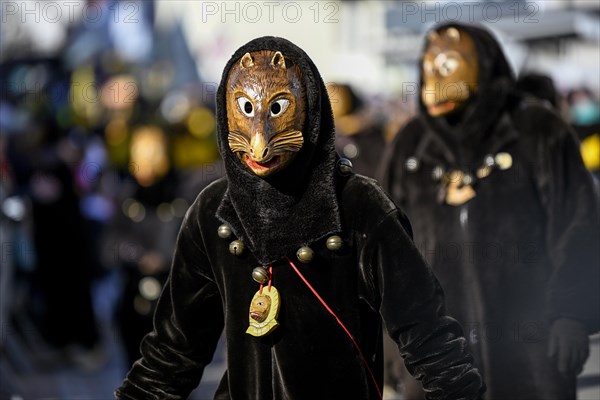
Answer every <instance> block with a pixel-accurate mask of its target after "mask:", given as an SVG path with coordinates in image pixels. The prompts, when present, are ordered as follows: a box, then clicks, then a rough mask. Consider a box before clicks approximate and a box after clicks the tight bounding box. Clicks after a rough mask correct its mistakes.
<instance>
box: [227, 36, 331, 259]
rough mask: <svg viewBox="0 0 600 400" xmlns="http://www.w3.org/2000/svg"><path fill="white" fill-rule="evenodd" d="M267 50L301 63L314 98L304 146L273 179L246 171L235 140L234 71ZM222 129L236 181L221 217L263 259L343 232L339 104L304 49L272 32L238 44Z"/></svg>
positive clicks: (309, 94)
mask: <svg viewBox="0 0 600 400" xmlns="http://www.w3.org/2000/svg"><path fill="white" fill-rule="evenodd" d="M259 50H273V51H280V52H281V53H282V54H283V56H284V57H285V58H286V60H289V61H291V62H292V63H294V64H296V65H297V66H298V67H299V68H300V70H301V71H302V75H303V79H304V84H305V85H306V97H307V108H306V110H307V111H306V122H305V126H304V129H303V131H302V132H303V136H304V145H303V147H302V149H301V150H300V152H299V153H298V155H297V156H296V158H295V159H294V161H293V162H292V164H290V165H289V166H288V167H287V168H286V169H285V170H283V171H280V172H278V173H277V174H275V175H274V176H273V177H269V178H266V179H264V178H260V177H258V176H256V175H255V174H253V173H252V172H251V171H249V170H248V169H246V167H244V166H243V165H242V164H241V162H240V161H239V159H238V158H237V156H236V155H235V154H234V153H233V152H232V151H231V150H230V148H229V145H228V140H227V137H228V134H229V131H228V123H227V110H226V93H227V87H226V86H227V78H228V74H229V71H230V70H231V68H232V66H233V65H234V63H235V62H237V61H238V60H239V59H240V58H241V57H242V56H243V55H244V54H245V53H247V52H254V51H259ZM217 127H218V142H219V150H220V152H221V156H222V158H223V160H224V163H225V171H226V175H227V181H228V188H227V191H226V192H225V195H224V197H223V200H222V201H221V204H220V206H219V208H218V210H217V217H218V218H219V219H220V220H221V221H223V222H225V223H227V224H229V225H230V226H231V228H232V230H233V232H234V234H235V235H236V236H237V237H238V238H240V239H241V240H243V241H244V243H245V245H246V246H247V247H248V248H249V250H250V251H251V252H252V253H253V254H254V256H255V257H256V259H257V260H258V261H259V262H260V263H261V264H263V265H266V264H269V263H272V262H274V261H276V260H279V259H281V258H282V257H284V256H286V255H289V254H292V253H295V252H296V250H297V249H298V248H299V247H301V246H303V245H308V244H310V243H312V242H314V241H316V240H319V239H321V238H323V237H325V236H327V235H330V234H333V233H336V232H340V231H341V222H340V212H339V207H338V201H337V198H336V190H335V163H336V159H337V155H336V153H335V147H334V124H333V116H332V112H331V105H330V103H329V98H328V96H327V92H326V89H325V85H324V83H323V80H322V79H321V76H320V74H319V72H318V70H317V68H316V67H315V65H314V64H313V62H312V61H311V60H310V58H309V57H308V56H307V55H306V53H304V51H302V49H300V48H299V47H297V46H296V45H294V44H293V43H291V42H289V41H288V40H286V39H282V38H277V37H270V36H267V37H261V38H258V39H255V40H252V41H250V42H249V43H247V44H246V45H244V46H242V47H241V48H240V49H238V50H237V51H236V52H235V53H234V54H233V56H232V57H231V59H230V60H229V62H228V63H227V65H226V66H225V69H224V71H223V76H222V79H221V84H220V85H219V89H218V91H217Z"/></svg>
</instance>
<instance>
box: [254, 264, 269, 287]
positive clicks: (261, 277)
mask: <svg viewBox="0 0 600 400" xmlns="http://www.w3.org/2000/svg"><path fill="white" fill-rule="evenodd" d="M252 279H254V280H255V281H256V282H258V283H260V284H263V283H267V281H268V280H269V272H268V271H267V270H266V269H265V268H264V267H256V268H254V269H253V270H252Z"/></svg>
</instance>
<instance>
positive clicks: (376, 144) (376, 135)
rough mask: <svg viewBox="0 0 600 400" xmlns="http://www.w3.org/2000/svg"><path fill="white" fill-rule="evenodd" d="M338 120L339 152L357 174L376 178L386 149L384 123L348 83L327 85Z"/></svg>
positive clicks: (335, 116) (335, 117) (336, 121)
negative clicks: (349, 162)
mask: <svg viewBox="0 0 600 400" xmlns="http://www.w3.org/2000/svg"><path fill="white" fill-rule="evenodd" d="M327 93H328V95H329V99H330V101H331V109H332V111H333V118H334V121H335V133H336V140H335V145H336V150H337V151H338V153H339V154H340V155H341V156H343V157H346V158H348V159H349V160H350V161H351V162H352V167H353V169H354V171H356V173H358V174H361V175H365V176H368V177H371V178H373V177H375V175H376V174H377V168H378V167H379V163H380V161H381V154H382V153H383V150H384V147H385V138H384V124H383V121H382V120H381V118H378V117H379V116H377V115H375V114H374V113H373V112H372V110H370V109H369V107H368V106H367V104H365V101H364V100H363V99H362V98H361V97H359V95H358V94H357V93H356V91H355V90H354V89H353V88H352V87H351V86H350V85H348V84H342V83H331V84H328V85H327Z"/></svg>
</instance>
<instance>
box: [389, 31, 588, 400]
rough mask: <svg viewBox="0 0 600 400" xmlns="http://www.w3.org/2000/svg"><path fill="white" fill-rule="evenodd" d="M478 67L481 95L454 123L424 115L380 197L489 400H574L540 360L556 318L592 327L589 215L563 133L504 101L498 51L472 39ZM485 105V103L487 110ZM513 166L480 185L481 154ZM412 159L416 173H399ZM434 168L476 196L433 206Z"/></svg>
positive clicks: (581, 177) (404, 140)
mask: <svg viewBox="0 0 600 400" xmlns="http://www.w3.org/2000/svg"><path fill="white" fill-rule="evenodd" d="M470 32H471V34H472V36H473V37H474V38H475V41H476V44H477V45H478V52H479V55H480V60H481V61H480V64H481V65H482V70H481V76H482V79H481V80H480V83H479V93H480V95H479V96H477V97H475V98H474V99H473V100H472V102H471V103H470V104H469V105H468V106H467V109H465V110H464V112H463V114H462V115H461V116H460V117H461V118H459V119H458V120H457V121H454V124H452V123H449V122H448V121H447V120H445V119H444V118H431V117H429V116H428V115H427V113H426V111H425V109H424V107H423V104H422V103H421V115H420V116H419V117H417V118H415V119H414V120H412V121H410V122H409V123H408V124H407V125H406V126H405V127H404V128H403V129H402V130H401V132H400V133H399V134H398V136H397V137H396V139H395V142H394V144H393V147H392V148H391V151H390V152H389V154H388V155H387V157H386V161H385V170H386V174H387V176H386V177H385V178H384V187H386V189H388V190H389V192H390V193H391V195H392V198H393V199H394V200H395V201H396V203H397V204H399V205H400V206H401V207H402V209H403V210H405V212H406V213H407V215H408V217H409V218H410V220H411V223H412V228H413V232H414V239H415V243H416V245H417V247H418V248H419V249H420V250H421V251H422V253H423V254H424V256H425V257H426V259H427V261H428V262H429V264H430V265H431V266H432V267H433V270H434V272H435V274H436V276H437V277H438V278H439V280H440V282H441V284H442V287H443V289H444V292H445V294H446V301H447V307H448V312H449V313H450V315H453V316H455V317H456V318H457V319H458V320H459V322H460V323H461V324H462V325H463V328H464V329H465V334H466V336H467V337H468V338H469V344H470V348H471V349H472V352H473V354H474V356H475V360H476V366H478V367H479V368H480V370H481V371H482V373H483V376H484V380H485V382H486V385H487V393H486V398H488V399H502V400H504V399H527V400H535V399H540V400H541V399H543V400H549V399H570V398H575V377H571V378H565V377H563V376H562V375H561V374H560V373H559V372H558V370H557V368H556V362H555V361H553V360H550V359H549V358H548V357H547V355H546V354H547V352H548V335H549V330H550V324H551V322H552V321H553V320H555V319H556V318H570V319H574V320H578V321H581V322H583V323H584V324H585V325H586V327H587V329H588V331H589V332H590V333H593V332H596V331H598V328H599V319H600V316H599V311H598V306H599V304H600V299H599V297H598V296H599V295H598V293H599V286H600V278H599V273H598V268H599V261H598V243H599V241H598V213H597V208H596V198H595V195H594V192H593V185H592V181H591V179H590V176H589V174H588V172H587V171H586V170H585V168H584V166H583V164H582V161H581V158H580V155H579V151H578V144H577V142H576V139H575V137H574V135H573V133H572V131H571V130H570V128H569V127H568V126H567V125H566V124H565V123H564V122H563V121H562V120H561V119H560V117H559V116H558V115H557V114H555V113H554V112H552V111H551V110H549V109H547V108H545V107H542V106H536V105H531V104H527V103H526V102H523V101H521V100H520V99H519V98H518V97H515V96H513V95H512V94H511V93H510V90H511V88H512V86H511V85H512V77H511V76H510V71H509V69H508V65H507V63H506V60H505V59H504V56H503V55H502V52H501V51H500V48H499V46H498V44H497V43H496V42H495V41H494V40H493V39H491V36H489V35H488V34H486V33H484V32H482V31H479V30H478V29H471V31H470ZM490 99H493V101H490ZM499 152H506V153H509V154H510V155H511V156H512V160H513V165H512V167H511V168H509V169H506V170H501V169H499V168H495V169H494V170H493V171H492V173H491V174H490V175H489V176H488V177H485V178H482V179H477V178H476V177H475V176H476V169H477V168H478V167H480V166H481V165H482V164H483V161H484V158H485V157H486V155H488V154H492V155H494V154H497V153H499ZM409 158H414V159H415V160H417V161H418V168H417V169H416V170H414V171H411V170H410V169H408V168H407V167H406V162H407V160H409ZM436 167H442V168H443V169H444V170H446V171H448V170H462V171H465V172H469V173H471V174H472V175H473V176H474V177H475V182H474V188H475V191H476V197H474V198H473V199H471V200H470V201H468V202H466V203H465V204H463V205H461V206H452V205H448V204H445V203H444V202H443V200H441V201H440V196H439V193H440V187H441V185H442V184H441V183H440V182H439V181H436V180H434V179H433V178H432V173H433V171H434V169H435V168H436Z"/></svg>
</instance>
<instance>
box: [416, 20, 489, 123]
mask: <svg viewBox="0 0 600 400" xmlns="http://www.w3.org/2000/svg"><path fill="white" fill-rule="evenodd" d="M422 68H423V86H422V88H421V98H422V101H423V104H424V105H425V107H426V108H427V113H428V114H429V115H431V116H432V117H439V116H444V115H448V114H451V113H453V112H455V111H457V110H460V109H461V108H463V107H464V106H465V105H466V104H467V103H468V102H469V100H470V99H471V97H472V96H473V94H474V93H475V92H476V90H477V80H478V78H479V60H478V57H477V50H476V48H475V42H474V41H473V38H471V36H470V35H469V34H468V33H467V32H465V31H464V30H460V29H457V28H454V27H447V28H443V29H442V30H440V31H431V32H430V33H429V34H428V35H427V47H426V50H425V54H424V56H423V65H422Z"/></svg>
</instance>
